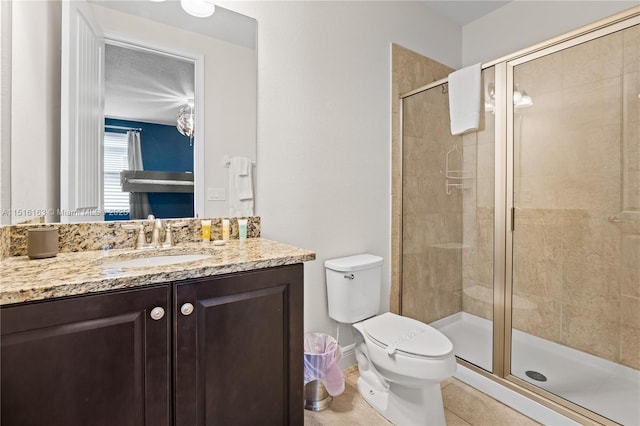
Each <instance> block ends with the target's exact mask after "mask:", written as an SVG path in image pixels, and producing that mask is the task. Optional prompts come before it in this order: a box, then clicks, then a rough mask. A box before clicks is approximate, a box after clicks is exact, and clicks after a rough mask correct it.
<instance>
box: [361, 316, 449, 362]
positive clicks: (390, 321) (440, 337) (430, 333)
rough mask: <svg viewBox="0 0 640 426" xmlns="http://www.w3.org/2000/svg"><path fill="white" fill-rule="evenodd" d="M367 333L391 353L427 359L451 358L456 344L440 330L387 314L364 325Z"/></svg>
mask: <svg viewBox="0 0 640 426" xmlns="http://www.w3.org/2000/svg"><path fill="white" fill-rule="evenodd" d="M362 325H363V328H364V331H365V332H366V333H367V335H368V336H369V337H370V338H371V339H372V341H374V343H376V344H378V345H379V346H381V347H382V348H383V349H385V350H386V351H387V354H389V355H393V354H394V353H396V352H398V353H402V354H408V355H412V356H418V357H425V358H441V357H445V356H447V355H450V354H451V353H452V351H453V344H452V343H451V341H450V340H449V339H448V338H447V337H446V336H445V335H444V334H442V333H441V332H440V331H438V330H436V329H435V328H433V327H431V326H428V325H427V324H424V323H423V322H420V321H417V320H414V319H411V318H407V317H402V316H400V315H396V314H393V313H391V312H386V313H384V314H382V315H378V316H376V317H373V318H370V319H368V320H366V321H364V322H363V323H362Z"/></svg>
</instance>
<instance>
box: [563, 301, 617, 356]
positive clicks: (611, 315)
mask: <svg viewBox="0 0 640 426" xmlns="http://www.w3.org/2000/svg"><path fill="white" fill-rule="evenodd" d="M620 334H621V333H620V309H619V308H618V309H615V310H613V311H611V312H603V311H593V310H589V309H585V308H583V307H580V306H573V305H563V306H562V343H563V344H564V345H567V346H569V347H571V348H574V349H578V350H580V351H583V352H587V353H590V354H592V355H596V356H600V357H602V358H605V359H609V360H612V361H614V362H618V361H619V359H620Z"/></svg>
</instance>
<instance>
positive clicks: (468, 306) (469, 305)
mask: <svg viewBox="0 0 640 426" xmlns="http://www.w3.org/2000/svg"><path fill="white" fill-rule="evenodd" d="M462 288H463V290H462V306H464V312H467V313H470V314H472V315H476V316H479V317H481V318H484V319H487V320H490V321H492V320H493V285H486V284H485V283H481V282H477V281H473V280H470V279H463V281H462Z"/></svg>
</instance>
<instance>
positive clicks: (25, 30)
mask: <svg viewBox="0 0 640 426" xmlns="http://www.w3.org/2000/svg"><path fill="white" fill-rule="evenodd" d="M74 3H75V2H74ZM61 4H62V2H60V1H29V2H12V8H11V16H10V19H11V26H10V32H9V33H8V36H9V38H10V40H11V46H12V48H11V64H10V67H11V92H12V103H11V128H12V132H11V144H10V146H11V160H10V162H9V161H7V159H6V158H5V157H3V158H2V166H3V170H6V167H10V170H11V179H10V187H11V197H10V205H9V206H8V207H9V208H10V211H11V223H22V222H26V221H30V220H39V218H40V217H44V218H46V221H47V222H56V221H78V219H77V218H72V219H71V220H65V217H64V216H65V214H67V213H68V212H67V211H66V210H65V209H63V208H61V193H64V191H65V190H66V189H67V188H65V185H64V183H61V171H62V172H64V166H63V167H62V170H61V163H60V161H61V143H62V142H63V141H61V139H64V138H61V136H60V135H61V133H62V134H65V132H66V131H68V129H66V128H65V125H64V124H61V116H60V110H61V109H60V105H61V99H60V90H61V73H60V69H61V66H62V63H61V57H60V54H59V53H60V46H61V44H62V40H61V32H62V29H63V28H62V19H61V15H62V13H61V10H62V7H61ZM87 4H88V6H89V7H90V9H91V10H92V12H93V15H94V17H95V19H96V21H97V23H98V25H99V26H100V28H101V30H102V31H103V33H104V36H105V39H106V40H107V41H108V48H110V47H109V46H117V45H118V46H123V45H133V46H137V47H144V48H145V49H146V50H147V51H152V52H165V53H169V54H170V55H171V57H173V58H174V59H175V58H178V59H182V60H184V59H185V58H186V59H187V60H188V61H187V62H191V63H192V64H193V67H194V71H193V74H192V75H195V78H194V82H193V85H194V88H193V96H192V97H191V98H193V99H195V112H196V121H195V131H194V140H193V146H192V147H190V148H191V150H192V157H191V159H192V165H191V171H192V177H193V182H194V192H193V194H191V197H192V199H193V201H192V207H191V208H192V210H190V211H192V213H189V212H182V213H176V214H179V215H181V216H182V215H185V216H186V215H193V216H196V217H199V216H210V217H221V216H227V215H229V199H228V194H229V186H228V185H229V178H228V173H229V169H227V168H225V160H224V156H243V157H247V158H250V159H251V160H252V161H253V162H254V163H255V155H256V145H255V144H256V82H257V81H256V80H257V77H256V59H257V56H256V52H257V49H256V46H255V40H256V26H257V24H256V21H255V20H254V19H251V18H248V17H246V16H242V15H239V14H237V13H234V12H231V11H229V10H225V9H224V8H221V7H217V8H216V12H215V13H214V14H213V15H212V16H211V17H209V18H195V17H193V16H190V15H188V14H187V13H186V12H184V11H183V10H182V9H181V7H180V3H179V1H174V0H168V1H165V2H162V3H156V2H149V1H94V0H89V1H88V3H87ZM3 10H4V9H3ZM7 28H8V27H7V26H5V25H3V27H2V29H1V31H2V32H3V40H4V39H5V36H6V35H7ZM35 28H37V29H38V31H34V29H35ZM3 45H4V44H3ZM199 88H201V90H200V89H199ZM137 89H138V88H137V87H133V88H130V89H129V90H128V92H129V93H131V94H132V95H136V94H137V95H138V98H141V97H142V94H141V93H140V92H138V91H137ZM173 90H174V93H173V95H174V102H175V104H176V105H175V106H176V107H177V111H179V109H180V108H181V107H182V106H184V104H185V103H186V102H187V100H188V98H185V97H182V94H181V95H178V93H179V92H182V90H184V88H183V87H174V88H173ZM125 91H126V90H125ZM187 96H188V95H187ZM178 97H182V98H181V100H180V101H179V102H178V100H177V99H178ZM109 103H110V101H108V100H106V102H105V107H106V108H107V109H106V110H105V111H103V115H104V117H105V118H106V119H108V120H109V121H107V122H104V121H103V123H104V124H109V125H111V126H120V127H125V128H128V127H129V128H143V127H144V126H143V125H142V124H139V123H143V122H144V123H150V124H149V125H158V126H168V127H171V128H172V130H173V131H174V132H176V133H177V134H178V135H179V136H181V137H182V135H180V134H179V133H178V132H177V131H176V127H175V126H176V122H175V120H176V119H177V113H178V112H177V111H175V112H173V113H171V114H172V115H173V118H172V120H173V122H172V123H170V124H169V123H168V122H166V121H165V120H164V119H154V120H144V121H141V119H140V118H139V117H134V116H130V115H128V114H126V113H124V112H122V113H109V112H108V108H109ZM125 103H126V104H127V105H133V104H134V103H136V102H134V101H131V100H129V101H126V102H125ZM179 103H181V104H179ZM199 116H201V119H199V120H198V119H197V117H199ZM117 120H120V121H117ZM103 130H106V129H104V126H103ZM111 130H114V129H111ZM124 132H126V131H121V132H120V134H123V133H124ZM115 133H118V132H115ZM140 134H141V136H142V144H143V147H142V151H143V156H144V155H145V154H144V150H145V148H144V143H145V138H146V139H151V138H150V137H149V136H148V135H150V134H151V132H150V131H147V130H146V129H144V130H143V131H142V132H141V133H140ZM188 139H189V138H187V140H186V145H187V146H189V142H190V141H189V140H188ZM177 143H178V144H179V145H181V146H184V143H183V142H182V141H181V142H177ZM153 149H155V150H156V151H163V149H164V148H157V147H156V148H153ZM176 157H177V156H176ZM99 164H101V165H102V164H103V163H102V162H100V163H99ZM127 167H128V166H127ZM153 167H155V166H153ZM167 170H168V169H167ZM149 171H151V169H149ZM171 171H172V172H174V171H175V172H179V173H185V172H187V171H189V167H187V166H185V165H184V164H182V165H179V166H176V167H175V168H173V169H172V170H171ZM3 175H4V174H3ZM254 175H255V174H254ZM100 176H101V177H100V184H101V185H102V179H103V174H102V172H101V173H100ZM2 184H3V187H4V186H5V185H4V180H3V182H2ZM254 184H255V182H254ZM101 188H102V187H101ZM176 194H185V193H179V192H177V193H176ZM186 194H188V192H187V193H186ZM206 194H215V197H211V199H209V198H208V197H206V196H205V195H206ZM5 206H6V203H4V202H3V207H5ZM114 210H117V209H114ZM100 214H102V212H100ZM91 220H96V219H91ZM97 220H102V217H100V218H98V219H97Z"/></svg>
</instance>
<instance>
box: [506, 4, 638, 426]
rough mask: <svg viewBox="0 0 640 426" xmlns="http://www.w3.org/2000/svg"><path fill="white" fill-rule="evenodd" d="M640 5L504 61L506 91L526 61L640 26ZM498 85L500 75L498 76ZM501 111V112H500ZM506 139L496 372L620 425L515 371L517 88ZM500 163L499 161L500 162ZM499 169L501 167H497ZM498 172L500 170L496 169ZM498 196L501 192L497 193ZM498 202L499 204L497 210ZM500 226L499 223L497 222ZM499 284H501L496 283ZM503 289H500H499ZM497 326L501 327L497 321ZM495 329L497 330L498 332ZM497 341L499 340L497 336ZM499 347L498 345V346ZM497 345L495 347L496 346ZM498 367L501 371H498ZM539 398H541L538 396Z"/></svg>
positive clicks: (587, 416) (586, 416)
mask: <svg viewBox="0 0 640 426" xmlns="http://www.w3.org/2000/svg"><path fill="white" fill-rule="evenodd" d="M638 9H640V8H634V9H631V10H630V11H629V12H630V13H629V12H626V13H625V12H623V13H621V14H619V15H615V16H614V17H612V18H610V19H606V20H602V21H599V22H597V23H594V24H592V25H589V26H587V27H583V28H581V29H580V30H577V31H576V34H574V35H567V36H565V37H562V40H560V41H559V42H557V43H550V44H549V45H547V46H545V47H543V48H541V49H535V50H532V51H530V52H528V53H526V54H523V55H520V56H518V57H515V58H512V59H509V60H507V61H506V62H504V63H503V64H501V66H504V67H505V71H506V79H505V80H504V82H505V90H506V88H508V87H515V81H514V69H515V67H516V66H518V65H522V64H525V63H527V62H529V61H533V60H536V59H539V58H542V57H544V56H547V55H551V54H554V53H557V52H560V51H562V50H566V49H570V48H572V47H574V46H577V45H579V44H582V43H586V42H589V41H592V40H596V39H598V38H601V37H605V36H607V35H610V34H613V33H615V32H617V31H622V30H624V29H626V28H629V27H632V26H635V25H639V24H640V11H638ZM496 85H497V78H496ZM496 114H497V113H496ZM505 119H506V139H505V140H504V141H502V140H500V138H499V137H498V136H496V143H497V144H498V142H500V145H501V146H503V147H504V148H505V149H506V169H505V171H506V173H503V174H502V176H503V177H504V179H505V181H506V192H505V193H503V196H504V195H506V203H505V204H504V205H505V206H506V211H505V212H504V213H505V218H506V221H505V222H504V225H503V226H502V228H503V229H504V231H505V232H504V234H505V235H504V236H505V240H504V241H505V244H504V250H505V255H504V256H499V257H501V258H503V259H505V265H504V266H505V269H504V277H503V278H504V294H505V298H504V299H505V304H504V308H503V310H504V324H503V327H502V330H501V331H502V337H503V339H504V342H503V345H502V349H503V351H504V352H503V354H502V357H503V360H504V362H503V363H502V365H501V366H496V363H495V362H494V371H500V372H501V374H500V375H501V376H502V378H504V379H505V380H506V381H508V383H512V384H514V385H516V386H518V387H519V388H520V389H522V390H525V391H527V392H530V393H532V394H534V395H536V397H539V396H542V397H543V398H544V402H545V405H547V404H551V405H550V406H551V407H552V408H555V409H556V410H557V411H560V410H559V409H558V407H563V410H562V412H563V414H565V415H567V417H571V418H574V420H579V421H582V422H584V421H593V422H594V424H605V425H617V424H618V423H616V422H612V421H611V420H609V419H607V418H606V417H603V416H601V415H599V414H596V413H595V412H593V411H590V410H588V409H585V408H584V407H582V406H580V405H577V404H575V403H573V402H571V401H569V400H567V399H564V398H561V397H559V396H557V395H555V394H553V393H551V392H549V391H546V390H544V389H542V388H540V387H537V386H535V385H532V384H531V383H529V382H527V381H525V380H523V379H521V378H519V377H517V376H514V375H512V374H511V350H512V342H511V331H512V306H511V302H512V296H513V272H512V271H513V262H514V260H513V232H514V229H515V223H514V222H515V206H514V192H513V191H514V188H513V186H514V180H515V174H514V173H515V170H514V168H515V167H514V149H515V137H514V131H515V129H514V120H515V117H514V106H513V91H507V99H506V118H505ZM496 166H497V164H496ZM496 170H497V169H496ZM496 173H498V172H497V171H496ZM497 191H498V183H497V182H496V192H497ZM496 196H497V193H496ZM497 207H498V205H497V204H496V209H497ZM496 225H498V222H497V221H496ZM496 284H497V283H496ZM500 287H502V284H499V287H498V288H496V287H494V292H496V290H498V289H499V288H500ZM498 292H499V291H498ZM494 326H497V324H495V322H494ZM495 331H496V330H495V329H494V333H495ZM494 340H495V339H494ZM495 346H497V345H495ZM495 346H494V349H496V347H495ZM496 367H498V368H499V370H495V368H496ZM536 400H537V398H536ZM566 408H568V409H570V410H571V414H574V413H577V414H579V415H580V417H573V416H571V415H568V414H567V413H565V412H564V411H565V410H564V409H566Z"/></svg>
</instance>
